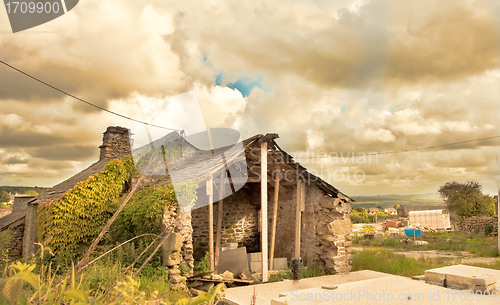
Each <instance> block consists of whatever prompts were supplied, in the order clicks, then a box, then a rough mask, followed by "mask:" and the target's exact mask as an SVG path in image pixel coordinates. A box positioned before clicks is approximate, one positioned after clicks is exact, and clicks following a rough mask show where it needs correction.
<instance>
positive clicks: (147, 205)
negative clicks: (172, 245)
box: [110, 185, 176, 241]
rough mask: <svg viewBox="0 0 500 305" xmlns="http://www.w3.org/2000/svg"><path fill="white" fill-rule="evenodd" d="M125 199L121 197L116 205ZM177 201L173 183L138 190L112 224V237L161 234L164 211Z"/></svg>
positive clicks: (115, 238)
mask: <svg viewBox="0 0 500 305" xmlns="http://www.w3.org/2000/svg"><path fill="white" fill-rule="evenodd" d="M124 199H125V198H120V200H119V201H117V202H116V203H115V205H116V206H119V205H120V204H121V202H123V200H124ZM175 201H176V197H175V192H174V188H173V186H172V185H167V186H158V187H154V186H150V187H147V188H145V189H143V190H140V191H137V192H136V193H135V194H133V195H132V197H131V198H130V200H129V202H128V203H127V205H125V208H124V209H123V211H122V212H121V213H120V215H119V216H118V218H117V220H116V221H115V223H114V224H113V225H112V227H111V234H110V236H111V238H112V239H113V240H114V241H124V240H128V239H130V238H132V237H134V236H138V235H141V234H144V233H152V234H159V233H160V225H161V220H162V216H163V211H164V210H165V208H166V207H168V206H170V205H171V204H173V203H174V202H175Z"/></svg>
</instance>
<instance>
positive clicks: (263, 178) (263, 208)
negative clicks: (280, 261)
mask: <svg viewBox="0 0 500 305" xmlns="http://www.w3.org/2000/svg"><path fill="white" fill-rule="evenodd" d="M260 195H261V197H260V200H261V201H260V215H261V218H262V220H261V223H262V230H261V241H262V281H263V282H267V281H268V279H269V270H268V261H267V260H268V248H267V142H265V141H264V142H262V143H260Z"/></svg>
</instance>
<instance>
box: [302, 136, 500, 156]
mask: <svg viewBox="0 0 500 305" xmlns="http://www.w3.org/2000/svg"><path fill="white" fill-rule="evenodd" d="M496 138H500V135H497V136H492V137H487V138H477V139H471V140H467V141H460V142H453V143H447V144H440V145H434V146H426V147H419V148H412V149H405V150H394V151H386V152H370V153H365V155H367V156H370V155H372V156H373V155H390V154H398V153H405V152H411V151H419V150H425V149H432V148H438V147H446V146H452V145H459V144H465V143H470V142H478V141H485V140H491V139H496ZM301 158H302V157H301ZM305 158H308V159H328V158H334V157H332V156H310V157H309V156H306V157H305Z"/></svg>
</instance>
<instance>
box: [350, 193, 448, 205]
mask: <svg viewBox="0 0 500 305" xmlns="http://www.w3.org/2000/svg"><path fill="white" fill-rule="evenodd" d="M352 199H354V200H355V202H353V203H352V207H353V208H357V207H364V208H376V207H378V206H381V207H383V208H392V207H394V206H395V205H397V204H399V205H403V204H436V203H442V202H443V201H442V200H441V199H439V198H438V197H437V195H435V194H432V193H430V194H410V195H377V196H352Z"/></svg>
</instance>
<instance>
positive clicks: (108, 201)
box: [37, 156, 135, 257]
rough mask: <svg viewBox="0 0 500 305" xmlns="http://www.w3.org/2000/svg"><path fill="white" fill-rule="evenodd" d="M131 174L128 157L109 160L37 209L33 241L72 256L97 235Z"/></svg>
mask: <svg viewBox="0 0 500 305" xmlns="http://www.w3.org/2000/svg"><path fill="white" fill-rule="evenodd" d="M134 173H135V168H134V164H133V161H132V157H131V156H126V157H124V158H122V159H117V160H113V161H110V162H109V163H108V164H106V166H105V167H104V169H103V170H102V171H101V172H99V173H97V174H94V175H92V176H90V177H89V178H88V179H87V180H85V181H81V182H79V183H78V184H77V185H75V187H74V188H72V189H71V190H69V191H68V192H66V194H64V196H63V197H62V198H61V199H59V200H57V201H52V202H50V203H48V204H44V205H40V206H39V207H38V211H37V215H38V218H37V240H38V242H41V243H43V245H44V246H48V247H49V248H51V249H52V251H53V252H54V254H55V255H57V256H62V257H74V256H75V255H77V254H79V253H80V252H81V250H82V249H80V246H87V245H89V244H90V243H91V242H92V241H93V240H94V239H95V238H96V237H97V235H98V234H99V232H100V231H101V229H102V227H103V226H104V225H105V223H106V222H107V221H108V219H109V217H110V216H111V215H112V213H113V212H114V211H115V210H116V203H117V202H118V200H119V197H120V193H121V191H122V187H123V184H124V183H125V182H127V181H128V180H129V179H130V177H131V175H132V174H134Z"/></svg>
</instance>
